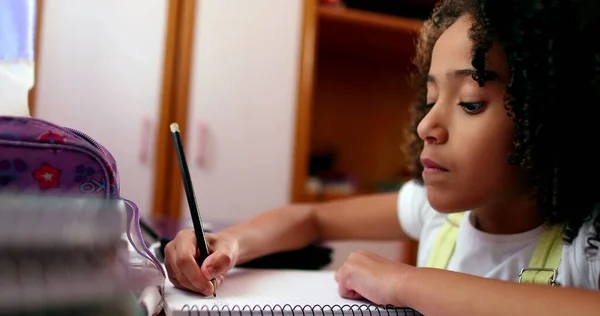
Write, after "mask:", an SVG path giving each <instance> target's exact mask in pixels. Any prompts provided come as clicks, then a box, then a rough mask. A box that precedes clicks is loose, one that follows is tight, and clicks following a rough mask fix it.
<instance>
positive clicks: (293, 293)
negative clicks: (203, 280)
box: [164, 268, 421, 316]
mask: <svg viewBox="0 0 600 316" xmlns="http://www.w3.org/2000/svg"><path fill="white" fill-rule="evenodd" d="M164 298H165V306H166V307H165V312H166V314H167V315H169V316H179V315H199V316H212V315H215V316H217V315H218V316H230V315H235V316H254V315H257V316H258V315H260V316H265V315H269V316H296V315H297V316H309V315H317V316H328V315H336V316H337V315H340V316H345V315H349V316H350V315H352V316H358V315H386V316H388V315H389V316H405V315H406V316H417V315H421V314H420V313H418V312H417V311H414V310H412V309H409V308H395V307H383V306H377V305H374V304H371V303H370V302H368V301H358V300H349V299H344V298H342V297H340V296H339V294H338V286H337V282H336V281H335V279H334V272H333V271H307V270H267V269H244V268H235V269H233V270H231V271H230V272H229V273H228V274H227V276H226V278H225V282H224V283H223V285H222V286H221V287H220V288H219V289H218V290H217V297H212V296H210V297H205V296H201V295H199V294H195V293H192V292H188V291H183V290H179V289H176V288H174V287H173V285H172V284H171V283H170V282H169V281H167V283H166V284H165V296H164Z"/></svg>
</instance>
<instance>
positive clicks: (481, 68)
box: [409, 0, 600, 255]
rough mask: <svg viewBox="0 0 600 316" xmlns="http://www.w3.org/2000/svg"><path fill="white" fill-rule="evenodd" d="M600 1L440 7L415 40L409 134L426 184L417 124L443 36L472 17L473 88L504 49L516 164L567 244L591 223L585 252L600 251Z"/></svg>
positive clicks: (492, 0)
mask: <svg viewBox="0 0 600 316" xmlns="http://www.w3.org/2000/svg"><path fill="white" fill-rule="evenodd" d="M599 12H600V1H596V0H580V1H575V0H544V1H541V0H487V1H486V0H447V1H441V2H439V3H438V4H437V5H436V7H435V9H434V11H433V13H432V15H431V17H430V18H429V19H428V20H427V21H426V22H425V24H424V26H423V29H422V31H421V35H420V37H419V39H418V41H417V53H416V55H415V59H414V64H415V66H416V69H417V72H416V73H415V76H414V78H413V79H414V83H415V84H416V86H417V88H418V89H419V92H418V95H417V102H416V105H415V107H413V113H412V115H413V125H412V127H411V129H410V135H409V136H410V137H409V141H410V146H409V151H410V153H409V154H410V156H411V157H412V158H411V170H412V173H413V177H414V179H416V180H417V181H419V182H421V183H422V181H423V179H422V178H421V172H422V170H423V166H422V165H421V164H420V162H419V155H420V153H421V150H422V149H423V141H422V140H421V139H419V137H418V135H417V125H418V123H419V122H420V121H421V120H422V119H423V118H424V117H425V115H426V114H427V112H428V110H429V108H428V106H427V100H426V98H427V91H426V90H427V89H426V76H427V74H428V72H429V67H430V63H431V53H432V50H433V46H434V44H435V42H436V40H437V39H438V38H439V36H440V35H441V33H442V32H443V31H444V30H446V29H447V28H448V27H449V26H450V25H451V24H452V23H454V22H455V21H456V20H457V19H458V18H459V17H460V16H462V15H464V14H469V15H471V16H472V18H473V21H474V24H473V26H472V28H471V29H470V30H469V36H470V38H471V40H472V42H473V52H472V65H473V67H474V68H475V69H476V71H477V75H474V76H473V80H475V81H477V82H478V83H479V85H480V86H483V85H484V84H485V82H486V80H487V71H486V54H487V52H488V51H489V49H490V48H491V46H492V44H493V43H495V42H497V43H500V44H501V47H503V49H504V51H505V53H506V56H507V61H508V65H509V71H510V78H509V83H508V88H507V93H506V95H507V97H506V105H505V107H506V110H507V114H508V115H509V116H511V117H513V118H514V126H515V136H514V140H513V149H514V150H513V152H512V153H511V154H509V156H508V157H507V161H508V163H510V164H513V165H517V166H519V167H521V168H522V169H523V170H525V172H527V174H529V175H530V177H531V183H532V194H534V197H536V198H537V201H538V206H539V209H540V212H541V215H542V218H543V220H544V223H546V224H556V223H562V224H565V231H564V241H565V242H566V243H567V244H570V243H572V242H573V240H574V239H575V238H576V237H577V234H578V232H579V230H580V228H581V227H582V225H583V223H584V222H586V221H592V223H593V232H592V233H590V234H589V236H587V248H586V252H587V253H588V254H589V255H593V254H596V253H597V252H598V247H599V245H600V234H599V232H600V216H599V215H600V213H599V211H598V209H599V207H598V206H599V202H600V182H599V181H600V166H597V165H596V164H599V163H600V159H599V158H600V156H599V154H598V151H599V150H598V148H595V147H596V146H598V144H600V142H598V140H599V139H600V137H599V136H600V133H598V130H599V129H598V128H599V127H600V124H599V123H600V115H599V114H600V113H599V114H596V115H594V113H591V112H592V109H594V108H596V106H598V105H600V38H599V37H598V31H600V14H599Z"/></svg>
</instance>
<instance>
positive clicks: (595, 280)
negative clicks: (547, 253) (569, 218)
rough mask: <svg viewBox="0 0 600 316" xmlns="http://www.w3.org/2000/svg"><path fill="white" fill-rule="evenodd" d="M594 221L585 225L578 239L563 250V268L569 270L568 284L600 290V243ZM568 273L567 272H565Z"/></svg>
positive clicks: (580, 230)
mask: <svg viewBox="0 0 600 316" xmlns="http://www.w3.org/2000/svg"><path fill="white" fill-rule="evenodd" d="M595 236H596V230H595V228H594V221H593V220H589V221H586V222H584V223H583V225H582V226H581V228H580V229H579V233H578V234H577V237H575V239H574V240H573V242H572V243H571V244H570V245H565V246H564V248H563V261H564V262H563V263H562V264H563V265H564V266H563V268H564V269H565V270H568V272H567V275H566V276H565V277H567V278H569V279H570V280H566V283H567V284H577V285H580V286H582V287H586V288H591V289H599V290H600V283H599V281H600V252H599V251H598V249H597V248H594V246H595V247H598V246H599V245H600V242H599V241H597V240H595ZM565 272H566V271H565Z"/></svg>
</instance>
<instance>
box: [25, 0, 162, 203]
mask: <svg viewBox="0 0 600 316" xmlns="http://www.w3.org/2000/svg"><path fill="white" fill-rule="evenodd" d="M167 13H168V2H167V1H164V0H126V1H123V0H84V1H82V0H60V1H45V3H44V7H43V20H42V27H41V31H40V40H39V42H40V49H39V54H40V56H38V58H37V60H38V62H39V65H38V74H37V76H38V77H37V78H36V106H35V111H34V112H35V116H36V117H38V118H41V119H45V120H49V121H52V122H54V123H57V124H61V125H64V126H68V127H71V128H75V129H79V130H81V131H83V132H84V133H86V134H89V135H90V136H92V137H93V138H94V139H96V140H97V141H98V142H99V143H101V144H103V145H104V146H105V147H106V148H107V149H108V150H109V151H110V152H111V153H112V154H113V155H114V156H115V159H116V160H117V165H118V168H119V176H120V180H121V193H122V196H123V197H126V198H129V199H131V200H133V201H135V202H136V203H137V204H138V206H139V207H140V210H141V212H142V213H143V214H149V213H150V211H151V204H152V196H153V194H154V185H155V184H154V176H153V173H154V159H153V153H154V149H153V148H154V146H155V141H156V139H157V138H156V135H155V131H156V128H155V127H154V124H155V122H157V121H158V118H159V115H160V111H159V109H160V98H161V82H162V69H163V51H164V48H165V29H166V18H167Z"/></svg>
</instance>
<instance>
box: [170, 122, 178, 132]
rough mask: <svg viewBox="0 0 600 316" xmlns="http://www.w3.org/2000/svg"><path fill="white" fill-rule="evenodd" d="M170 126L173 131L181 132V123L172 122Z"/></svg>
mask: <svg viewBox="0 0 600 316" xmlns="http://www.w3.org/2000/svg"><path fill="white" fill-rule="evenodd" d="M170 127H171V133H175V132H179V124H177V123H171V125H170Z"/></svg>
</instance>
